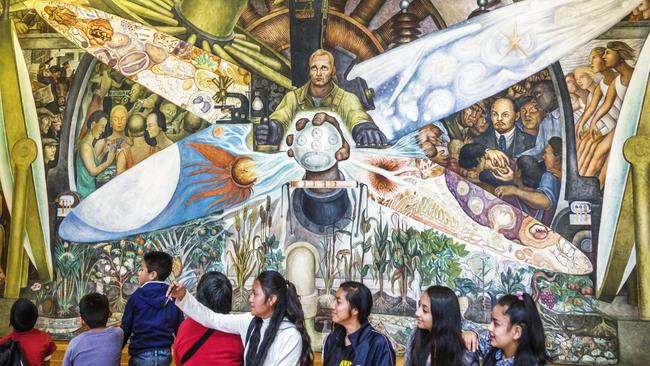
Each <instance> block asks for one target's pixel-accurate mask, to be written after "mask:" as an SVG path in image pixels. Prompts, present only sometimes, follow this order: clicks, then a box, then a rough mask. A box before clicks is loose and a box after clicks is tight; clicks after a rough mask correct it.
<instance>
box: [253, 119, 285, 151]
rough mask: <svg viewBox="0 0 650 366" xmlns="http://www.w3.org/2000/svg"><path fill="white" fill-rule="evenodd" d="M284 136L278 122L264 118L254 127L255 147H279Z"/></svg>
mask: <svg viewBox="0 0 650 366" xmlns="http://www.w3.org/2000/svg"><path fill="white" fill-rule="evenodd" d="M283 135H284V128H283V127H282V125H281V124H280V122H278V121H275V120H272V119H268V118H265V119H263V120H262V122H261V123H260V124H259V125H258V126H257V127H255V143H256V144H257V145H279V144H280V141H281V140H282V136H283Z"/></svg>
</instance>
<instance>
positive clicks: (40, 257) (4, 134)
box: [0, 20, 53, 281]
mask: <svg viewBox="0 0 650 366" xmlns="http://www.w3.org/2000/svg"><path fill="white" fill-rule="evenodd" d="M0 55H2V57H0V94H1V96H2V102H3V103H2V105H0V171H2V174H0V184H1V185H2V192H3V196H4V197H5V199H6V201H7V207H8V208H9V209H10V210H11V209H12V207H13V205H14V198H13V194H14V179H15V175H16V174H15V173H16V167H15V166H14V163H13V160H12V155H13V147H14V145H15V144H16V143H17V142H18V141H20V140H22V139H24V138H29V139H32V140H33V141H34V142H35V143H36V148H37V156H36V159H35V160H34V161H33V162H32V163H31V167H30V168H29V173H28V179H27V182H28V186H27V188H26V190H27V198H26V201H25V218H24V219H25V232H26V235H25V236H24V240H23V241H24V242H23V246H24V247H25V251H26V252H27V254H28V255H29V257H30V259H31V261H32V263H34V266H35V267H36V268H37V269H38V272H39V277H40V278H41V280H43V281H49V280H50V279H51V278H52V276H53V270H52V260H51V258H52V255H51V253H50V225H49V214H48V201H47V187H46V185H45V167H44V163H43V150H42V147H41V133H40V129H39V124H38V116H37V115H36V106H35V105H34V98H33V96H32V88H31V84H30V82H29V72H28V70H27V66H26V63H25V60H24V58H23V53H22V50H21V49H20V46H19V44H18V38H17V37H16V31H15V29H14V28H13V25H12V22H11V21H10V20H2V21H0Z"/></svg>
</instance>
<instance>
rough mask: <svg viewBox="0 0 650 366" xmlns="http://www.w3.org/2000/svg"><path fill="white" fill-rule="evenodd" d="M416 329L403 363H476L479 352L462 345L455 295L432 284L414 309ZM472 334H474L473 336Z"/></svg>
mask: <svg viewBox="0 0 650 366" xmlns="http://www.w3.org/2000/svg"><path fill="white" fill-rule="evenodd" d="M415 319H416V325H417V329H416V330H415V331H414V333H413V334H412V336H411V339H410V340H409V342H408V348H407V351H406V360H405V362H404V365H405V366H478V365H479V358H478V355H477V354H475V353H473V352H469V351H468V350H467V349H466V348H465V345H466V343H465V341H464V339H463V335H462V329H461V316H460V306H459V304H458V298H457V297H456V294H455V293H454V292H453V291H452V290H451V289H449V288H447V287H444V286H431V287H429V288H427V290H426V291H425V292H424V293H423V294H422V296H421V297H420V305H419V307H418V310H417V311H416V312H415ZM474 337H475V336H474Z"/></svg>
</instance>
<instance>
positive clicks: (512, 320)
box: [489, 292, 549, 365]
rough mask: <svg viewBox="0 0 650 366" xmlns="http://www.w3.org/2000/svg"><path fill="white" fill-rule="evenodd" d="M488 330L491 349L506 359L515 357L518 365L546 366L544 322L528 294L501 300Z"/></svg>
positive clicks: (508, 296)
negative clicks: (502, 354) (493, 348)
mask: <svg viewBox="0 0 650 366" xmlns="http://www.w3.org/2000/svg"><path fill="white" fill-rule="evenodd" d="M489 329H490V344H491V346H492V347H495V348H499V349H501V350H502V351H503V352H504V354H505V357H507V358H510V357H513V356H515V365H545V364H546V362H547V361H548V360H549V356H548V354H547V352H546V346H545V337H544V328H543V326H542V321H541V319H540V317H539V313H538V312H537V307H536V306H535V302H534V301H533V299H532V297H530V295H528V294H527V293H522V292H518V293H517V294H516V295H506V296H504V297H502V298H500V299H499V302H498V303H497V305H496V306H495V307H494V308H493V309H492V323H491V324H490V328H489Z"/></svg>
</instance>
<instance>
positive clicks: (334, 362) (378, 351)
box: [323, 281, 395, 366]
mask: <svg viewBox="0 0 650 366" xmlns="http://www.w3.org/2000/svg"><path fill="white" fill-rule="evenodd" d="M371 310H372V293H371V292H370V290H369V289H368V287H366V286H365V285H364V284H362V283H359V282H355V281H348V282H343V283H342V284H341V285H339V289H338V290H337V291H336V300H335V301H334V308H333V309H332V321H333V322H334V330H333V331H332V333H331V334H330V335H329V336H328V337H327V341H325V346H324V347H323V365H325V366H340V365H350V366H351V365H364V366H374V365H377V366H394V365H395V350H393V346H392V345H391V343H390V341H389V340H388V338H386V336H385V335H383V334H381V333H379V332H377V331H376V330H375V328H373V327H372V325H370V323H369V322H368V316H369V315H370V312H371Z"/></svg>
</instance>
